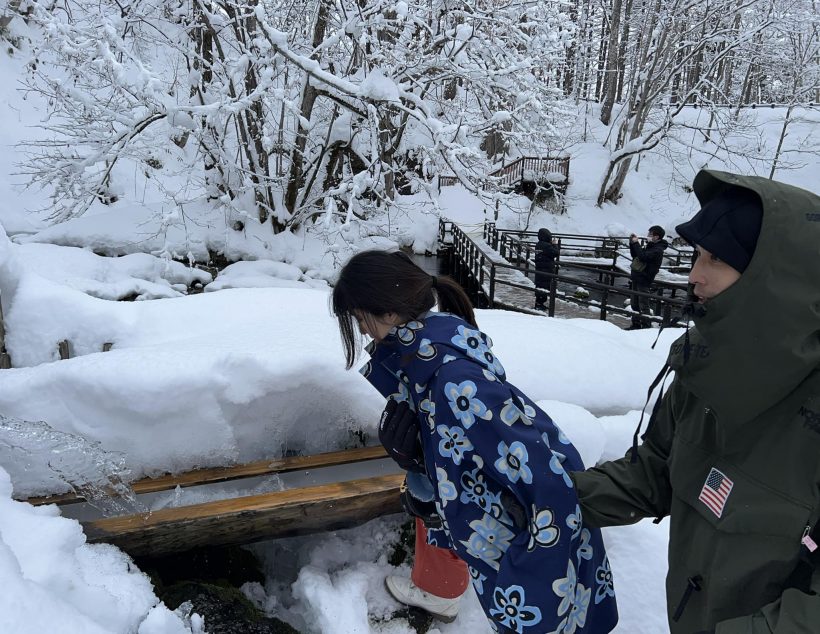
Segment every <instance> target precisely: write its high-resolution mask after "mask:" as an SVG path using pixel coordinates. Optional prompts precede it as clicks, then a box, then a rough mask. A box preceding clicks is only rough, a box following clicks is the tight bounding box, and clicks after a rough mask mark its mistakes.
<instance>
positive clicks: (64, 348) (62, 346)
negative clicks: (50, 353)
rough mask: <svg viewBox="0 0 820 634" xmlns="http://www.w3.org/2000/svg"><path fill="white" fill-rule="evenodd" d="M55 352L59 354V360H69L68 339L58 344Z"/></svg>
mask: <svg viewBox="0 0 820 634" xmlns="http://www.w3.org/2000/svg"><path fill="white" fill-rule="evenodd" d="M57 350H58V352H59V353H60V359H69V358H71V348H70V347H69V343H68V339H63V340H62V341H61V342H60V343H58V344H57Z"/></svg>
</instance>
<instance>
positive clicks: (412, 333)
mask: <svg viewBox="0 0 820 634" xmlns="http://www.w3.org/2000/svg"><path fill="white" fill-rule="evenodd" d="M422 328H424V323H422V322H420V321H415V320H414V321H408V322H407V323H406V324H402V325H401V326H397V327H396V338H397V339H398V340H399V341H400V342H401V343H403V344H404V345H405V346H409V345H410V344H411V343H413V342H414V341H415V340H416V332H417V331H419V330H421V329H422Z"/></svg>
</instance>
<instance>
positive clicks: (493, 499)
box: [460, 467, 505, 519]
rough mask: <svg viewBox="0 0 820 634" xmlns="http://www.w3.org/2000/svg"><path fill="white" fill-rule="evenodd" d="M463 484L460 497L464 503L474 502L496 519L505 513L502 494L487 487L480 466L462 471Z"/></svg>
mask: <svg viewBox="0 0 820 634" xmlns="http://www.w3.org/2000/svg"><path fill="white" fill-rule="evenodd" d="M461 486H462V487H463V489H462V491H461V498H460V500H461V503H462V504H469V503H470V502H472V503H473V504H476V505H478V507H479V508H480V509H481V510H482V511H484V512H485V513H489V514H490V515H492V516H493V517H495V518H496V519H500V518H501V517H502V515H505V513H504V507H503V506H501V494H499V493H494V492H492V491H490V490H489V489H488V488H487V482H486V480H485V479H484V475H483V474H482V473H481V468H480V467H476V468H475V469H473V470H472V471H465V472H464V473H462V474H461Z"/></svg>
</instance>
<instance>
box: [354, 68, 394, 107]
mask: <svg viewBox="0 0 820 634" xmlns="http://www.w3.org/2000/svg"><path fill="white" fill-rule="evenodd" d="M359 96H360V97H362V98H366V99H372V100H373V101H392V102H397V101H399V87H398V86H397V85H396V82H394V81H393V80H392V79H390V78H389V77H386V76H385V75H384V72H383V71H382V70H381V69H379V68H374V69H373V70H372V71H370V72H369V73H368V74H367V77H365V78H364V81H362V83H361V86H359Z"/></svg>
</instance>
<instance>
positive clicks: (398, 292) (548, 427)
mask: <svg viewBox="0 0 820 634" xmlns="http://www.w3.org/2000/svg"><path fill="white" fill-rule="evenodd" d="M436 300H438V305H439V308H440V310H441V311H443V312H438V313H435V312H430V310H431V309H432V308H433V307H434V306H435V305H436ZM333 312H334V314H335V315H336V317H337V319H338V321H339V328H340V332H341V335H342V342H343V345H344V348H345V354H346V357H347V363H348V367H352V365H353V364H354V362H355V359H356V353H357V351H358V350H359V340H358V336H357V335H358V333H357V331H358V332H361V333H362V334H368V335H370V336H371V337H373V339H374V343H375V344H376V345H375V346H374V347H373V348H372V349H371V350H372V351H371V359H370V362H369V363H368V364H367V365H366V366H365V368H364V369H363V373H364V374H365V376H367V378H368V380H369V381H370V382H371V383H372V384H373V385H374V386H375V387H376V388H377V389H378V390H379V391H380V392H381V393H382V394H383V395H384V396H385V397H387V398H388V399H393V400H396V401H400V402H401V401H404V402H407V403H408V405H409V407H410V408H411V409H412V411H413V412H415V413H416V418H417V421H418V431H419V436H420V447H421V453H422V454H423V456H420V461H421V463H422V466H423V470H424V471H425V472H426V480H427V481H429V485H431V487H432V490H433V492H434V503H435V509H436V511H437V512H438V515H439V516H440V518H441V521H442V528H441V530H430V531H429V534H428V541H429V542H430V543H431V544H434V545H437V546H440V547H444V548H451V549H453V550H454V551H455V552H456V553H457V554H458V555H459V557H461V558H462V559H463V560H464V561H465V562H467V564H468V565H469V567H470V575H471V576H472V581H473V587H474V588H475V590H476V593H477V594H478V597H479V600H480V601H481V605H482V606H483V608H484V611H485V613H486V614H487V617H488V618H489V620H490V623H491V624H492V625H493V627H494V629H496V631H501V632H507V631H511V632H518V633H533V634H535V633H539V634H540V633H547V632H549V633H566V634H573V633H576V632H579V633H591V634H603V633H606V632H609V631H611V630H612V629H613V628H614V626H615V624H616V622H617V620H618V617H617V608H616V604H615V592H614V589H613V583H612V574H611V572H610V568H609V562H608V560H607V556H606V552H605V550H604V545H603V541H602V539H601V534H600V532H599V531H598V530H597V529H594V528H590V527H587V526H585V524H584V522H583V519H582V517H581V511H580V508H579V506H578V499H577V496H576V493H575V489H574V488H573V484H572V480H570V478H569V475H568V474H567V471H579V470H583V468H584V466H583V464H582V462H581V459H580V457H579V455H578V452H577V451H576V450H575V448H574V447H573V446H572V444H571V443H570V442H569V440H568V439H567V438H566V436H564V434H563V433H562V432H561V430H560V429H559V428H558V427H557V426H556V425H555V423H553V422H552V420H551V419H550V417H549V416H547V414H545V413H544V412H543V411H541V410H540V409H538V407H536V405H535V404H534V403H533V402H532V401H531V400H530V399H528V398H527V396H526V395H525V394H523V393H522V392H521V391H520V390H519V389H518V388H516V387H515V386H514V385H512V384H511V383H509V382H508V381H507V379H506V375H505V373H504V368H503V367H502V365H501V362H500V361H499V360H498V359H497V358H496V357H495V355H494V354H493V352H492V348H491V346H492V342H491V341H490V339H489V337H487V336H486V335H485V334H483V333H482V332H480V331H479V330H478V328H477V325H476V321H475V317H474V314H473V310H472V306H471V305H470V302H469V299H468V298H467V296H466V295H465V293H464V291H463V290H462V289H461V288H460V287H459V286H458V285H457V284H456V283H455V282H454V281H453V280H450V279H449V278H436V277H433V276H430V275H428V274H427V273H425V272H424V271H422V270H421V269H420V268H419V267H417V266H416V265H415V264H413V262H412V261H411V260H410V259H409V258H408V257H407V256H406V255H404V254H403V253H401V252H386V251H367V252H363V253H359V254H357V255H355V256H354V257H353V258H351V260H350V261H349V262H348V263H347V264H346V265H345V266H344V268H343V269H342V271H341V273H340V275H339V279H338V281H337V283H336V285H335V287H334V290H333ZM357 322H358V324H357ZM357 325H358V328H357Z"/></svg>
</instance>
